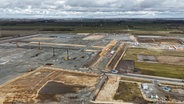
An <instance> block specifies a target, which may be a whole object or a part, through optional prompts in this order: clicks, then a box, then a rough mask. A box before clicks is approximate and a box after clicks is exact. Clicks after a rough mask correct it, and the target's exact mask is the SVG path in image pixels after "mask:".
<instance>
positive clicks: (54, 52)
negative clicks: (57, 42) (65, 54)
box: [52, 48, 56, 57]
mask: <svg viewBox="0 0 184 104" xmlns="http://www.w3.org/2000/svg"><path fill="white" fill-rule="evenodd" d="M52 49H53V51H52V53H53V57H54V56H56V55H55V48H52Z"/></svg>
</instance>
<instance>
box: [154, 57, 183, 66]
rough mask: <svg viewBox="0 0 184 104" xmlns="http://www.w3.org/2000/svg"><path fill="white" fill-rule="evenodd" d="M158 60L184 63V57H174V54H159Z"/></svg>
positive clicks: (178, 63)
mask: <svg viewBox="0 0 184 104" xmlns="http://www.w3.org/2000/svg"><path fill="white" fill-rule="evenodd" d="M157 60H158V61H159V62H160V63H167V64H175V65H184V57H174V56H157Z"/></svg>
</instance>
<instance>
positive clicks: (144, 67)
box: [124, 48, 184, 79]
mask: <svg viewBox="0 0 184 104" xmlns="http://www.w3.org/2000/svg"><path fill="white" fill-rule="evenodd" d="M137 55H148V56H149V55H151V56H155V57H158V59H157V60H158V63H155V62H154V63H152V62H151V63H150V62H139V61H138V58H137ZM167 56H169V57H172V58H174V59H175V61H174V60H172V58H169V57H167ZM163 57H164V58H165V59H164V60H165V61H164V60H163ZM161 58H162V59H161ZM124 59H128V60H135V67H136V68H137V69H140V71H141V73H142V74H147V75H154V76H163V77H172V78H181V79H183V78H184V66H183V64H182V60H183V59H184V53H183V51H166V50H149V49H142V48H141V49H140V48H129V49H128V51H127V52H126V55H125V57H124ZM166 60H167V61H166Z"/></svg>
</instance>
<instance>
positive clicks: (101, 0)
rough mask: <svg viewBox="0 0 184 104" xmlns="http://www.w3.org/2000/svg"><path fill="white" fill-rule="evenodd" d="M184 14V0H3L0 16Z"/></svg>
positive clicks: (107, 16) (94, 16) (66, 16)
mask: <svg viewBox="0 0 184 104" xmlns="http://www.w3.org/2000/svg"><path fill="white" fill-rule="evenodd" d="M7 17H9V18H184V0H0V18H7Z"/></svg>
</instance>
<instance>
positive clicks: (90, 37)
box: [83, 35, 104, 40]
mask: <svg viewBox="0 0 184 104" xmlns="http://www.w3.org/2000/svg"><path fill="white" fill-rule="evenodd" d="M103 37H104V35H91V36H87V37H85V38H83V40H100V39H102V38H103Z"/></svg>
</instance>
